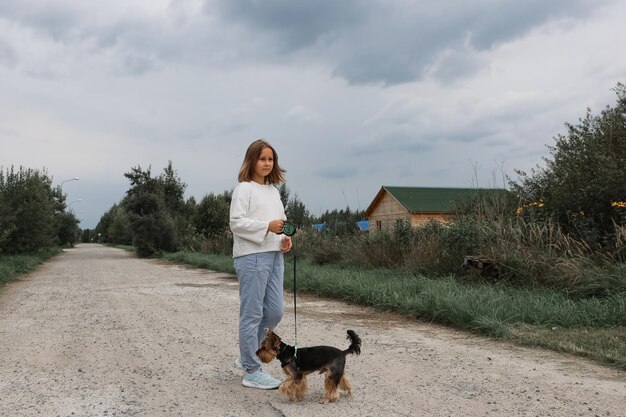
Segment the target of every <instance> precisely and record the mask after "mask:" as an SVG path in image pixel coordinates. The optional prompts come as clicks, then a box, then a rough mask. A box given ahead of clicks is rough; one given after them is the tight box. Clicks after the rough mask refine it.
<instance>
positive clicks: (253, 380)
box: [241, 368, 282, 389]
mask: <svg viewBox="0 0 626 417" xmlns="http://www.w3.org/2000/svg"><path fill="white" fill-rule="evenodd" d="M241 383H242V384H243V385H244V386H245V387H250V388H259V389H276V388H278V387H279V386H280V384H282V381H281V380H280V379H276V378H274V377H273V376H271V375H270V374H268V373H267V372H265V371H264V370H262V369H260V368H259V369H257V370H256V371H255V372H253V373H251V374H249V373H247V372H246V373H245V374H244V376H243V381H241Z"/></svg>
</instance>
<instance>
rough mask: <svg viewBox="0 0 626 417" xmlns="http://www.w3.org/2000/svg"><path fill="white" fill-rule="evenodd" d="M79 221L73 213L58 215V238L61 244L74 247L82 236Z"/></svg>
mask: <svg viewBox="0 0 626 417" xmlns="http://www.w3.org/2000/svg"><path fill="white" fill-rule="evenodd" d="M78 223H80V222H79V220H78V219H77V218H76V216H74V214H73V213H68V212H63V213H60V214H58V215H57V226H58V231H57V237H58V240H59V244H60V245H62V246H64V245H69V246H72V247H73V246H74V243H75V242H76V241H77V240H78V236H79V234H80V228H79V227H78Z"/></svg>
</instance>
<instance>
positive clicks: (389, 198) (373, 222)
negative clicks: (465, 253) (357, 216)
mask: <svg viewBox="0 0 626 417" xmlns="http://www.w3.org/2000/svg"><path fill="white" fill-rule="evenodd" d="M478 191H479V190H477V189H474V188H427V187H389V186H382V187H381V188H380V191H379V192H378V194H376V197H374V200H372V203H371V204H370V205H369V207H368V208H367V210H365V217H366V218H367V219H368V221H369V231H370V233H376V232H378V231H382V230H386V231H390V230H393V229H394V228H395V226H396V224H397V223H398V222H401V221H405V222H409V223H410V225H411V226H412V227H416V226H419V225H422V224H424V223H426V222H428V221H429V220H437V221H442V222H445V221H447V220H449V219H450V218H451V217H452V216H453V214H454V204H455V203H457V202H459V201H461V200H464V199H467V198H471V197H473V196H475V195H476V193H477V192H478Z"/></svg>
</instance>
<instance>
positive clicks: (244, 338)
mask: <svg viewBox="0 0 626 417" xmlns="http://www.w3.org/2000/svg"><path fill="white" fill-rule="evenodd" d="M284 174H285V170H284V169H282V168H281V167H280V166H279V165H278V155H277V154H276V151H275V150H274V148H273V147H272V146H271V145H270V144H269V143H267V142H266V141H265V140H263V139H259V140H256V141H254V142H252V144H250V146H249V147H248V150H247V151H246V155H245V157H244V160H243V164H241V169H240V170H239V184H238V185H237V186H236V187H235V189H234V190H233V195H232V201H231V204H230V230H231V231H232V232H233V258H234V263H235V272H236V273H237V279H238V280H239V303H240V305H239V355H240V356H239V358H238V359H237V360H236V361H235V364H236V365H237V366H239V367H240V368H242V369H244V370H245V373H244V377H243V381H242V383H243V385H244V386H246V387H253V388H261V389H275V388H278V387H279V386H280V384H281V381H280V380H278V379H276V378H274V377H272V376H271V375H269V374H268V373H267V372H265V371H263V369H261V363H260V362H259V360H258V358H257V357H256V351H257V349H258V348H259V344H260V342H261V340H262V339H263V337H264V336H265V333H264V332H263V328H265V327H267V328H269V329H273V328H275V327H276V325H277V324H278V323H279V322H280V320H281V319H282V317H283V278H284V271H285V266H284V261H283V253H285V252H288V251H289V250H290V249H291V245H292V243H291V238H290V237H288V236H284V235H280V233H281V232H282V230H283V227H284V224H285V220H286V218H287V217H286V216H285V208H284V207H283V204H282V201H281V199H280V194H279V192H278V190H277V189H276V187H275V186H274V185H276V184H280V183H282V182H284V180H285V177H284Z"/></svg>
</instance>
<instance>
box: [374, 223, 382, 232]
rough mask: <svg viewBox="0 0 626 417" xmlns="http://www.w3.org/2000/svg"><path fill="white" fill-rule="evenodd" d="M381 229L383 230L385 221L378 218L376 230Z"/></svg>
mask: <svg viewBox="0 0 626 417" xmlns="http://www.w3.org/2000/svg"><path fill="white" fill-rule="evenodd" d="M381 230H383V221H382V220H376V231H377V232H380V231H381Z"/></svg>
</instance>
